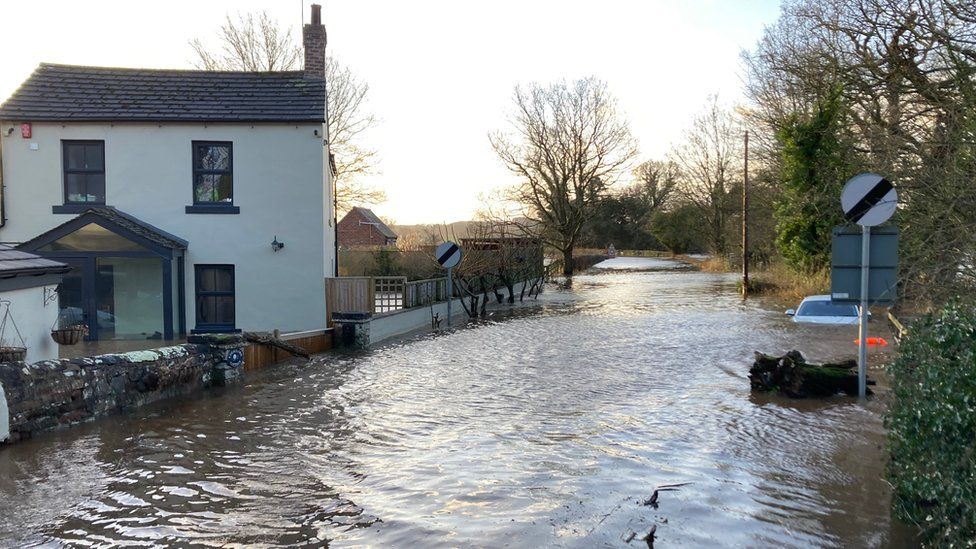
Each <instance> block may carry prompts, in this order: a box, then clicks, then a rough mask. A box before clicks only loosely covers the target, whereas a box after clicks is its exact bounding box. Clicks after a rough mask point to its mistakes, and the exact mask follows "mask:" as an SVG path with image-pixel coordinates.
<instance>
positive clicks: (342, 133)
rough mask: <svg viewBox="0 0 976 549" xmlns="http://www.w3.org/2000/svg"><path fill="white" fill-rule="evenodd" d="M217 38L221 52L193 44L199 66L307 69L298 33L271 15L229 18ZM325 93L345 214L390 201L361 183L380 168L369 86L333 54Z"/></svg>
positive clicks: (338, 193) (328, 60)
mask: <svg viewBox="0 0 976 549" xmlns="http://www.w3.org/2000/svg"><path fill="white" fill-rule="evenodd" d="M217 39H218V42H219V47H218V48H213V47H212V46H210V45H208V44H205V43H204V42H203V41H201V40H200V39H194V40H191V41H190V47H192V48H193V51H194V52H195V53H196V55H197V58H198V59H197V60H196V62H195V63H194V64H195V65H196V66H197V67H198V68H200V69H203V70H223V71H255V72H271V71H289V70H299V69H301V64H302V60H303V58H304V56H303V54H302V48H301V46H300V45H299V44H297V43H296V42H294V41H293V40H292V33H291V32H289V30H288V29H285V28H283V27H282V26H280V25H279V24H278V22H277V21H275V20H274V19H272V18H271V17H270V16H269V15H268V13H267V12H261V13H260V14H259V15H257V16H255V15H254V14H247V15H238V16H237V19H236V20H235V19H233V18H231V16H230V15H228V16H227V19H226V21H225V22H224V24H223V25H221V26H220V29H219V31H218V33H217ZM325 92H326V96H327V97H328V107H329V108H328V113H327V118H328V126H329V128H328V130H329V145H330V149H331V152H332V155H333V162H334V169H335V173H336V176H335V185H336V197H335V198H336V207H337V210H338V211H339V214H340V215H341V214H342V213H345V212H347V211H349V209H350V208H352V206H354V205H361V204H378V203H380V202H384V201H385V200H386V193H385V192H383V191H381V190H379V189H376V188H375V187H373V186H371V185H369V184H368V183H366V182H364V181H363V180H362V179H361V177H362V176H365V175H368V174H371V173H373V172H374V171H375V168H376V151H373V150H370V149H368V148H366V147H364V146H363V145H362V144H361V139H360V138H361V137H362V135H363V133H364V132H366V131H367V130H369V129H370V128H371V127H373V126H374V125H375V123H376V118H375V117H374V116H373V115H372V114H371V113H369V112H368V111H367V110H366V96H367V93H368V92H369V84H367V83H366V82H364V81H363V80H362V79H360V78H359V77H358V76H356V74H355V73H354V72H353V71H352V70H351V69H349V67H346V66H344V65H342V64H341V63H339V62H338V61H337V60H336V59H335V58H333V57H329V56H327V57H326V59H325Z"/></svg>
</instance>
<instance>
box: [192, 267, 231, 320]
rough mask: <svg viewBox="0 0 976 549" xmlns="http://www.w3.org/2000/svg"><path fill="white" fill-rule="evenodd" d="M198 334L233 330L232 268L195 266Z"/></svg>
mask: <svg viewBox="0 0 976 549" xmlns="http://www.w3.org/2000/svg"><path fill="white" fill-rule="evenodd" d="M196 291H197V327H196V331H198V332H227V331H233V330H234V266H233V265H197V266H196Z"/></svg>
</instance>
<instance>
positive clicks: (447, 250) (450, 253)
mask: <svg viewBox="0 0 976 549" xmlns="http://www.w3.org/2000/svg"><path fill="white" fill-rule="evenodd" d="M461 256H462V253H461V247H460V246H458V245H457V244H455V243H453V242H451V241H447V242H445V243H443V244H441V245H440V246H438V247H437V249H436V250H434V258H436V259H437V262H438V263H440V265H441V267H444V268H445V269H447V325H448V326H450V325H451V301H453V300H454V295H453V294H454V275H453V272H452V271H453V269H454V267H457V264H458V263H460V262H461Z"/></svg>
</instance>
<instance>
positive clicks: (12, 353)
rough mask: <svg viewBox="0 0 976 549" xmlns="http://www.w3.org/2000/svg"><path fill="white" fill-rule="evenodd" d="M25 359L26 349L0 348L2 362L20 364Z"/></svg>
mask: <svg viewBox="0 0 976 549" xmlns="http://www.w3.org/2000/svg"><path fill="white" fill-rule="evenodd" d="M25 358H27V348H26V347H0V362H20V361H22V360H24V359H25Z"/></svg>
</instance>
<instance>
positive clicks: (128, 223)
mask: <svg viewBox="0 0 976 549" xmlns="http://www.w3.org/2000/svg"><path fill="white" fill-rule="evenodd" d="M88 213H90V214H94V215H98V216H101V217H103V218H105V219H107V220H109V221H111V222H112V223H115V224H116V225H118V226H120V227H122V228H124V229H128V230H130V231H132V232H134V233H136V234H137V235H139V236H141V237H143V238H145V239H147V240H149V241H150V242H155V243H156V244H159V245H160V246H164V247H166V248H170V249H177V250H185V249H186V247H187V245H188V244H189V243H188V242H187V241H186V240H183V239H182V238H180V237H178V236H174V235H172V234H170V233H168V232H166V231H164V230H162V229H160V228H157V227H154V226H152V225H150V224H149V223H146V222H145V221H143V220H141V219H139V218H137V217H135V216H132V215H129V214H127V213H125V212H123V211H121V210H116V209H115V208H113V207H111V206H101V207H96V208H89V209H88V210H86V211H85V212H84V213H83V214H81V215H84V214H88Z"/></svg>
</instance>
